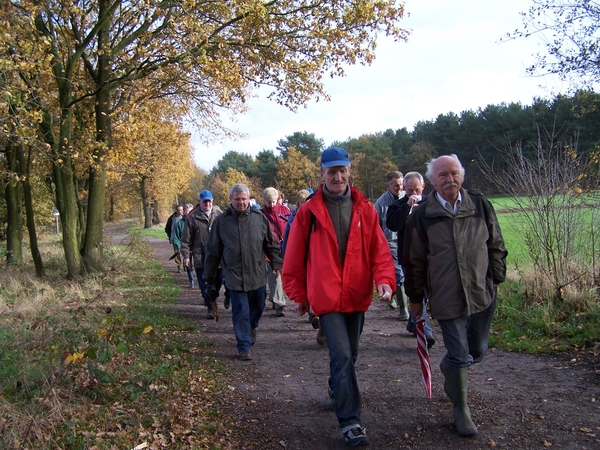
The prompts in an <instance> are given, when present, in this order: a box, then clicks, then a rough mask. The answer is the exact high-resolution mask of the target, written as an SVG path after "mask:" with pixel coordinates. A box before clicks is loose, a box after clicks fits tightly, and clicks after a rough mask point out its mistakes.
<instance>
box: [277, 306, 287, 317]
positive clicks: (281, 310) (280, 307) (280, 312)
mask: <svg viewBox="0 0 600 450" xmlns="http://www.w3.org/2000/svg"><path fill="white" fill-rule="evenodd" d="M283 316H285V313H284V312H283V306H279V305H275V317H283Z"/></svg>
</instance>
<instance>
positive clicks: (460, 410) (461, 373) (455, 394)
mask: <svg viewBox="0 0 600 450" xmlns="http://www.w3.org/2000/svg"><path fill="white" fill-rule="evenodd" d="M442 372H443V373H444V378H445V381H444V391H445V392H446V395H447V396H448V397H449V398H450V400H452V404H453V406H452V412H453V413H454V425H456V429H457V431H458V434H460V435H461V436H465V437H471V436H475V435H476V434H477V433H478V432H479V431H478V430H477V427H476V426H475V424H474V423H473V421H472V420H471V411H470V410H469V405H467V368H466V367H463V368H462V369H444V368H442Z"/></svg>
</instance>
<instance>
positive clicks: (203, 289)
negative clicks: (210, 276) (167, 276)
mask: <svg viewBox="0 0 600 450" xmlns="http://www.w3.org/2000/svg"><path fill="white" fill-rule="evenodd" d="M203 273H204V267H196V278H197V279H198V287H199V288H200V292H201V293H202V298H203V299H204V306H210V302H209V301H208V300H207V298H208V297H207V296H206V281H204V278H202V274H203ZM190 281H191V280H190ZM213 284H214V285H215V287H216V288H217V292H219V291H221V286H222V285H223V269H222V268H220V267H219V268H218V269H217V274H216V275H215V281H213Z"/></svg>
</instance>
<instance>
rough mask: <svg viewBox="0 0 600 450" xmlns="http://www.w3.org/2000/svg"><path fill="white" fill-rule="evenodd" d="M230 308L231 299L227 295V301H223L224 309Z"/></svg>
mask: <svg viewBox="0 0 600 450" xmlns="http://www.w3.org/2000/svg"><path fill="white" fill-rule="evenodd" d="M230 306H231V298H230V297H229V296H228V295H226V296H225V300H223V307H224V308H225V309H229V307H230Z"/></svg>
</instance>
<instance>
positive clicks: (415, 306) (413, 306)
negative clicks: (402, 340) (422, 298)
mask: <svg viewBox="0 0 600 450" xmlns="http://www.w3.org/2000/svg"><path fill="white" fill-rule="evenodd" d="M408 304H409V305H410V312H412V315H413V317H414V318H415V320H417V319H419V318H420V317H421V316H422V315H423V303H411V302H409V303H408Z"/></svg>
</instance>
